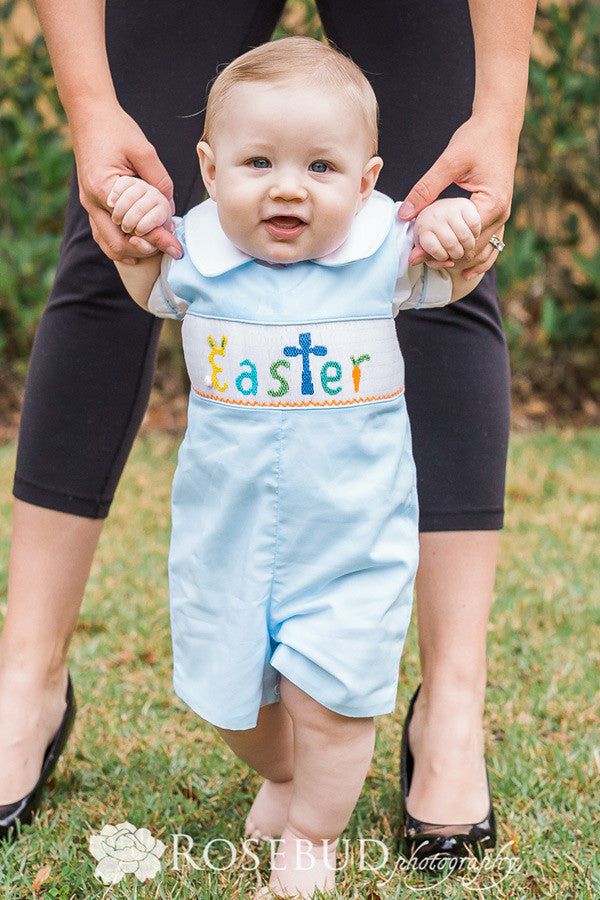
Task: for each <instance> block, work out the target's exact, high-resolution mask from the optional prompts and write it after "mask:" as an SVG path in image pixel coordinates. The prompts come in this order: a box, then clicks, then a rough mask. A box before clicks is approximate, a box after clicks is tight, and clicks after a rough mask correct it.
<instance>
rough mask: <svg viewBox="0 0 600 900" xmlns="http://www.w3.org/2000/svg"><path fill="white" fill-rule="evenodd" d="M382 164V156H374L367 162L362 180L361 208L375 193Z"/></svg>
mask: <svg viewBox="0 0 600 900" xmlns="http://www.w3.org/2000/svg"><path fill="white" fill-rule="evenodd" d="M382 166H383V160H382V158H381V157H380V156H372V157H371V159H369V160H368V161H367V162H366V163H365V167H364V169H363V173H362V178H361V181H360V200H359V207H358V208H359V209H360V208H361V207H363V206H364V205H365V203H366V202H367V200H368V199H369V197H370V196H371V194H372V193H373V188H374V187H375V183H376V182H377V179H378V178H379V173H380V172H381V168H382Z"/></svg>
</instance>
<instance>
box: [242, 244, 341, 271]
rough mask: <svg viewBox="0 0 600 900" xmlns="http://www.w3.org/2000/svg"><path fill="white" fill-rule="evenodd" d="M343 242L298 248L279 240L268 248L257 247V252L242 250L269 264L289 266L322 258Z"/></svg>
mask: <svg viewBox="0 0 600 900" xmlns="http://www.w3.org/2000/svg"><path fill="white" fill-rule="evenodd" d="M343 243H344V241H343V240H342V241H338V242H337V243H336V244H335V246H333V245H332V244H331V243H329V244H322V245H321V246H318V245H317V246H314V247H310V248H300V247H294V246H293V245H292V244H291V243H290V244H288V243H286V242H283V241H281V242H280V243H277V244H275V245H274V246H273V247H269V248H268V249H265V248H257V249H258V252H252V251H249V250H245V251H244V252H245V253H248V254H249V256H253V257H254V259H257V260H259V261H260V262H264V263H268V264H269V265H271V266H289V265H292V264H293V263H299V262H306V261H307V260H314V259H316V260H318V259H322V258H323V257H325V256H329V254H330V253H333V251H334V250H337V249H338V247H341V245H342V244H343Z"/></svg>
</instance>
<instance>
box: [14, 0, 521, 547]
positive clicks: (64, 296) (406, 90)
mask: <svg viewBox="0 0 600 900" xmlns="http://www.w3.org/2000/svg"><path fill="white" fill-rule="evenodd" d="M207 7H208V4H204V3H202V2H201V0H168V2H167V0H148V2H145V3H143V4H137V3H123V2H122V0H108V2H107V38H108V48H109V58H110V61H111V68H112V72H113V77H114V81H115V86H116V89H117V94H118V96H119V100H120V102H121V103H122V105H123V107H124V108H125V109H126V110H127V112H129V113H130V114H131V115H132V116H133V118H134V119H135V120H136V121H137V122H138V123H139V125H140V126H141V128H142V129H143V130H144V132H145V134H146V135H147V137H148V138H149V140H150V141H151V142H152V143H153V144H154V146H155V147H156V149H157V151H158V154H159V156H160V158H161V160H162V161H163V163H164V164H165V166H166V168H167V170H168V171H169V173H170V175H171V177H172V178H173V181H174V184H175V201H176V205H177V211H178V213H180V214H181V213H182V212H184V211H185V210H186V209H188V208H189V207H190V206H191V205H192V204H193V203H195V202H198V201H199V200H200V199H202V196H203V188H202V184H201V180H200V176H199V171H198V164H197V157H196V153H195V145H196V142H197V140H198V138H199V136H200V134H201V131H202V121H203V119H202V115H200V114H198V115H194V114H195V113H200V111H201V110H202V109H203V107H204V104H205V100H206V84H207V82H208V81H209V80H210V79H211V78H213V77H214V75H215V72H216V67H217V65H221V64H224V63H227V62H229V61H230V60H231V59H232V58H233V57H235V56H237V55H238V54H240V53H242V52H243V51H245V50H247V49H249V48H250V47H252V46H255V45H257V44H259V43H262V42H263V41H265V40H267V39H268V38H269V37H270V35H271V33H272V31H273V28H274V26H275V24H276V22H277V19H278V17H279V15H280V12H281V9H282V7H283V0H253V2H251V0H224V2H221V3H216V4H211V5H210V10H209V9H208V8H207ZM319 11H320V13H321V18H322V20H323V24H324V26H325V29H326V32H327V35H328V37H329V38H330V39H331V40H332V41H333V42H334V43H335V44H336V45H337V46H338V47H340V48H341V49H342V50H344V51H346V52H347V53H349V54H350V55H351V56H352V58H353V59H354V60H355V62H357V63H358V64H359V65H360V66H361V68H362V69H363V71H364V72H365V73H366V74H367V76H368V77H369V78H370V79H371V81H372V83H373V86H374V88H375V92H376V94H377V97H378V100H379V104H380V107H381V128H380V136H381V139H380V153H381V156H382V157H383V159H384V162H385V165H384V168H383V171H382V174H381V177H380V180H379V182H378V187H379V188H381V190H383V191H385V192H386V193H388V194H390V195H391V196H392V197H394V198H395V199H401V198H402V197H403V196H404V195H405V194H406V193H407V191H408V190H409V188H410V187H411V186H412V185H413V183H414V182H415V181H416V180H417V179H418V178H419V176H421V175H422V174H423V173H424V172H425V171H426V169H427V168H428V167H429V166H430V165H431V164H432V163H433V161H434V160H435V159H436V158H437V156H438V155H439V154H440V153H441V151H442V150H443V149H444V147H445V146H446V144H447V142H448V140H449V138H450V136H451V135H452V133H453V132H454V131H455V129H456V128H457V127H458V126H459V125H460V124H461V123H462V122H463V121H465V120H466V119H467V118H468V116H469V114H470V108H471V101H472V96H473V82H474V60H473V44H472V34H471V27H470V21H469V14H468V7H467V2H466V0H437V2H436V3H431V4H424V3H423V0H373V2H371V3H368V4H366V3H364V2H362V0H322V2H320V3H319ZM397 328H398V337H399V340H400V344H401V347H402V352H403V354H404V357H405V361H406V397H407V401H408V406H409V411H410V417H411V423H412V429H413V441H414V451H415V457H416V461H417V472H418V488H419V500H420V505H421V528H422V530H424V531H453V530H479V529H497V528H500V527H501V525H502V508H503V495H504V474H505V465H506V447H507V440H508V422H509V375H508V361H507V353H506V344H505V341H504V336H503V332H502V325H501V318H500V312H499V307H498V298H497V293H496V288H495V279H494V275H493V273H492V272H489V273H487V275H486V277H485V278H484V279H483V281H482V282H481V284H480V285H479V287H478V288H477V289H476V290H475V291H474V292H473V293H472V294H470V295H469V296H468V297H467V298H465V299H463V300H461V301H459V302H458V303H455V304H453V305H452V306H450V307H447V308H444V309H441V310H435V311H427V312H407V313H401V314H400V316H399V317H398V319H397ZM159 332H160V322H159V321H158V320H156V319H154V318H153V317H152V316H150V315H149V314H147V313H145V312H143V311H142V310H140V309H139V308H138V307H137V306H136V305H135V304H134V303H133V302H132V301H131V300H130V299H129V298H128V296H127V295H126V293H125V291H124V289H123V287H122V285H121V282H120V280H119V278H118V276H117V273H116V269H115V267H114V265H113V264H112V262H111V261H110V260H108V259H107V258H106V257H105V256H103V254H102V252H101V251H100V250H99V248H98V247H97V246H96V244H95V243H94V241H93V239H92V236H91V232H90V227H89V224H88V218H87V214H86V213H85V211H84V210H83V209H82V207H81V205H80V204H79V201H78V197H77V184H76V180H75V179H74V181H73V185H72V191H71V197H70V200H69V204H68V208H67V214H66V222H65V232H64V240H63V245H62V249H61V255H60V262H59V266H58V271H57V275H56V281H55V284H54V287H53V290H52V293H51V296H50V300H49V302H48V305H47V307H46V310H45V312H44V315H43V317H42V320H41V323H40V326H39V329H38V333H37V337H36V340H35V345H34V348H33V353H32V357H31V363H30V368H29V375H28V380H27V387H26V392H25V399H24V405H23V412H22V419H21V430H20V435H19V447H18V455H17V467H16V475H15V485H14V493H15V496H16V497H18V498H19V499H21V500H24V501H26V502H28V503H32V504H34V505H36V506H42V507H47V508H49V509H55V510H60V511H63V512H68V513H73V514H76V515H81V516H87V517H90V518H102V517H104V516H106V515H107V513H108V510H109V508H110V504H111V501H112V498H113V494H114V491H115V488H116V485H117V482H118V480H119V477H120V475H121V472H122V470H123V466H124V464H125V461H126V459H127V456H128V454H129V451H130V449H131V445H132V442H133V439H134V437H135V434H136V432H137V430H138V427H139V424H140V421H141V419H142V416H143V414H144V410H145V408H146V404H147V402H148V396H149V392H150V388H151V384H152V379H153V374H154V368H155V362H156V353H157V345H158V338H159Z"/></svg>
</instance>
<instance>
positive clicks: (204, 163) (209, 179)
mask: <svg viewBox="0 0 600 900" xmlns="http://www.w3.org/2000/svg"><path fill="white" fill-rule="evenodd" d="M196 150H197V151H198V159H199V160H200V171H201V173H202V181H203V182H204V186H205V187H206V190H207V191H208V193H209V196H210V197H211V199H212V200H216V199H217V184H216V182H217V166H216V159H215V154H214V152H213V149H212V147H210V146H209V145H208V144H207V143H206V141H200V142H199V143H198V146H197V147H196Z"/></svg>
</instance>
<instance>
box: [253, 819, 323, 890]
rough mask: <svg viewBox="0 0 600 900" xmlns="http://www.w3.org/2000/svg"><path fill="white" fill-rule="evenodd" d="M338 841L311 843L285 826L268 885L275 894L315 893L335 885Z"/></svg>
mask: <svg viewBox="0 0 600 900" xmlns="http://www.w3.org/2000/svg"><path fill="white" fill-rule="evenodd" d="M337 845H338V842H337V840H335V841H320V842H318V843H312V842H311V841H310V840H308V839H307V838H306V837H304V836H302V835H301V834H299V833H298V832H296V831H294V830H293V829H292V828H290V827H289V826H286V827H285V829H284V831H283V834H282V835H281V840H280V841H279V844H278V847H277V853H276V854H275V858H274V860H273V868H272V869H271V878H270V880H269V887H270V889H271V890H272V891H273V892H274V893H275V895H276V896H281V897H302V898H305V897H306V898H308V897H312V896H313V894H314V892H315V890H316V889H317V888H318V889H319V890H320V891H332V890H333V889H334V888H335V865H336V850H337Z"/></svg>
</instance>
